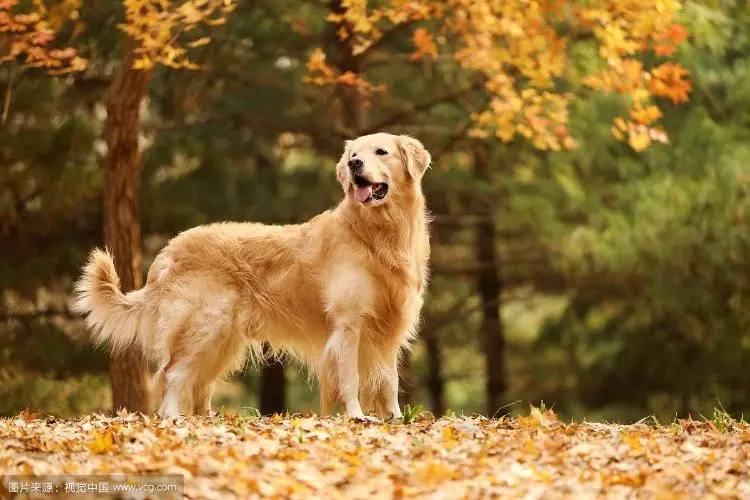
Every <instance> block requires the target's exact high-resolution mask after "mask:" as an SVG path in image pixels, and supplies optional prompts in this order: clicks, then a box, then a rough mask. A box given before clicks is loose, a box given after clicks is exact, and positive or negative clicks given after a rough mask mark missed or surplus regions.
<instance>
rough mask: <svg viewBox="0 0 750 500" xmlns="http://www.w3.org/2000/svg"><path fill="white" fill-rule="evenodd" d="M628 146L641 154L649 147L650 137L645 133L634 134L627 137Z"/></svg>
mask: <svg viewBox="0 0 750 500" xmlns="http://www.w3.org/2000/svg"><path fill="white" fill-rule="evenodd" d="M628 144H630V147H631V148H633V149H634V150H635V151H638V152H641V151H643V150H645V149H646V148H648V147H649V146H650V145H651V137H649V135H648V133H646V132H645V131H643V132H634V133H631V134H630V135H629V137H628Z"/></svg>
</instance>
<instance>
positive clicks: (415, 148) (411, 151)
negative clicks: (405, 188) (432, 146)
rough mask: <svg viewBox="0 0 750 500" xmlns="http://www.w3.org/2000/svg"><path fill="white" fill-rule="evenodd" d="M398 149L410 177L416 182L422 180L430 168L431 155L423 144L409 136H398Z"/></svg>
mask: <svg viewBox="0 0 750 500" xmlns="http://www.w3.org/2000/svg"><path fill="white" fill-rule="evenodd" d="M398 147H399V149H400V150H401V157H402V158H403V160H404V165H406V170H407V171H408V172H409V175H410V176H411V177H412V178H413V179H414V180H416V181H418V180H420V179H421V178H422V176H423V175H424V171H425V170H427V169H428V168H429V167H430V162H431V161H432V158H431V157H430V153H428V152H427V150H426V149H425V147H424V146H423V145H422V143H421V142H419V141H418V140H417V139H415V138H413V137H409V136H408V135H400V136H398Z"/></svg>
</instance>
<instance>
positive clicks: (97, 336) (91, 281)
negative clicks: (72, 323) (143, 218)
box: [73, 249, 147, 354]
mask: <svg viewBox="0 0 750 500" xmlns="http://www.w3.org/2000/svg"><path fill="white" fill-rule="evenodd" d="M144 292H145V291H144V289H141V290H136V291H133V292H130V293H128V294H123V293H122V292H121V291H120V278H119V277H118V276H117V271H116V270H115V264H114V262H113V261H112V256H111V255H110V254H109V252H107V251H103V250H99V249H95V250H94V251H93V252H91V256H90V257H89V260H88V262H87V263H86V267H85V268H84V270H83V276H81V279H80V280H78V282H77V283H76V287H75V302H74V303H73V310H74V311H75V312H78V313H80V314H84V315H85V316H86V326H87V327H88V328H89V330H90V332H91V336H92V339H93V340H94V342H95V343H97V344H102V343H104V342H107V343H108V344H109V347H110V350H111V351H112V352H113V353H116V354H118V353H122V352H123V351H125V350H127V349H128V348H129V347H131V346H132V345H133V343H134V342H138V343H140V344H141V346H142V347H143V348H146V346H145V345H144V344H145V339H144V338H143V335H144V334H145V333H146V332H145V331H144V330H146V329H145V328H143V326H145V325H142V322H143V320H144V317H145V316H146V314H147V313H146V307H145V305H146V302H145V297H144Z"/></svg>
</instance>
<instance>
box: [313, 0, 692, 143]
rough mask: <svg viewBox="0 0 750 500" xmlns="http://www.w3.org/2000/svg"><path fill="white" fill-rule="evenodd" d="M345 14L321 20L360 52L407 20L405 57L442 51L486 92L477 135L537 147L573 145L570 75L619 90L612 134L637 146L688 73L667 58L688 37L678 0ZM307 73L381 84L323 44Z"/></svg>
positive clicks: (361, 8) (472, 5) (654, 137)
mask: <svg viewBox="0 0 750 500" xmlns="http://www.w3.org/2000/svg"><path fill="white" fill-rule="evenodd" d="M341 3H342V5H343V6H344V7H345V10H344V12H343V13H341V14H338V13H332V14H331V15H329V16H328V18H327V20H328V21H329V22H331V23H334V24H335V25H337V26H338V29H337V36H338V38H339V40H341V41H345V40H348V41H349V43H353V54H354V55H355V56H360V57H364V56H366V54H367V52H368V50H369V49H370V48H371V47H373V46H374V45H375V44H377V43H378V42H379V41H380V40H382V39H383V38H384V36H387V34H388V33H389V32H391V31H392V30H396V29H399V28H403V27H408V28H411V27H412V26H413V25H414V26H416V27H415V28H414V29H413V30H412V41H413V45H414V50H413V53H412V55H411V59H413V60H420V59H439V58H442V57H448V58H450V59H452V60H454V61H455V63H456V64H458V66H459V67H460V68H461V69H463V70H466V71H470V72H472V73H473V74H475V75H478V76H480V77H481V79H482V85H483V87H484V89H485V90H486V91H487V92H488V93H489V95H490V98H489V103H488V105H487V106H486V108H485V109H481V110H477V111H476V112H475V113H473V115H472V117H473V121H474V126H473V128H472V129H471V131H470V134H471V135H473V136H475V137H486V136H488V135H494V136H496V137H498V138H499V139H501V140H502V141H504V142H509V141H511V140H513V139H514V138H516V137H519V136H520V137H524V138H526V139H528V140H529V141H531V142H532V144H533V145H534V146H535V147H536V148H539V149H543V150H560V149H563V148H572V147H574V146H575V144H576V143H575V140H574V139H573V138H572V137H571V136H570V133H569V128H568V123H569V116H568V106H569V104H570V102H571V100H572V99H573V97H574V95H573V92H572V91H571V90H570V88H571V86H572V85H571V83H572V84H575V83H577V82H580V81H582V82H583V83H584V84H585V85H586V86H588V87H590V88H592V89H597V90H601V91H604V92H613V93H617V94H619V95H621V96H622V98H623V102H624V106H625V109H627V112H626V113H625V114H624V115H623V116H621V117H619V118H617V119H616V120H615V122H614V124H613V128H612V134H613V135H614V136H615V137H616V138H617V139H618V140H625V141H627V143H628V144H629V145H630V146H631V147H632V148H633V149H635V150H637V151H640V150H643V149H645V148H647V147H648V146H649V145H650V144H651V143H652V142H654V141H657V142H667V140H668V139H667V134H666V132H665V131H664V129H663V128H662V127H661V126H659V125H658V121H659V118H660V117H661V114H662V113H661V110H660V105H661V103H662V102H663V100H664V99H668V100H670V101H671V102H673V103H680V102H684V101H686V100H687V96H688V93H689V92H690V88H691V86H690V82H689V81H688V80H687V72H686V71H685V69H684V68H682V67H681V66H680V65H679V64H675V63H673V62H670V61H668V60H666V58H667V57H669V56H670V55H672V54H673V53H674V51H675V48H676V47H677V45H679V44H680V43H682V42H683V41H684V40H685V38H686V35H687V33H686V31H685V29H684V28H682V27H681V26H680V25H679V24H677V23H675V21H674V16H675V13H676V12H677V11H678V10H679V9H680V3H679V2H678V1H676V0H659V1H656V2H641V1H639V0H605V1H602V2H584V3H576V2H569V1H556V0H555V1H553V0H541V1H521V0H515V1H511V2H497V1H493V0H478V1H476V0H440V1H431V0H390V1H388V2H384V3H383V4H378V5H370V4H368V2H367V1H366V0H343V1H342V2H341ZM579 44H589V45H592V46H594V47H595V48H596V50H597V53H598V59H599V64H598V65H597V66H596V67H594V68H589V69H588V71H585V72H584V71H582V70H581V69H580V68H579V67H577V66H576V64H575V52H574V50H576V48H577V45H579ZM644 59H648V60H649V61H652V62H650V63H649V64H647V65H646V64H644V63H643V62H642V61H643V60H644ZM308 69H309V70H310V73H311V75H310V77H309V81H311V82H313V83H316V84H319V85H323V84H337V85H356V86H359V87H360V88H361V89H362V90H363V91H368V92H369V91H371V90H373V89H381V90H382V89H383V87H382V85H379V82H370V81H368V80H367V79H366V78H364V77H363V76H362V75H357V74H354V73H352V72H348V73H343V74H336V71H335V70H334V69H332V68H331V67H330V66H329V65H328V64H327V63H326V60H325V54H324V53H323V51H322V50H316V51H314V52H313V53H312V56H311V57H310V60H309V61H308Z"/></svg>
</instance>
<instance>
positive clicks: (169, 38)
mask: <svg viewBox="0 0 750 500" xmlns="http://www.w3.org/2000/svg"><path fill="white" fill-rule="evenodd" d="M124 5H125V23H123V24H121V25H120V26H119V27H120V29H122V30H123V31H124V32H125V33H126V34H127V35H128V36H129V37H130V38H131V39H133V40H134V41H135V42H136V43H137V48H136V54H137V57H136V59H135V61H133V68H134V69H142V70H149V69H152V68H153V67H154V66H155V65H156V64H163V65H165V66H169V67H171V68H185V69H198V65H196V64H194V63H193V62H191V61H190V59H189V58H188V56H187V48H195V47H200V46H203V45H206V44H208V43H210V42H211V38H210V37H207V36H196V37H192V38H191V37H190V36H189V34H190V32H192V31H194V30H195V29H196V28H198V27H199V26H201V25H204V26H218V25H221V24H224V23H226V18H225V16H226V15H227V14H229V13H230V12H232V11H233V10H234V9H235V7H236V3H235V0H185V1H182V2H172V1H170V0H124ZM183 44H184V46H183ZM185 47H187V48H185Z"/></svg>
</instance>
